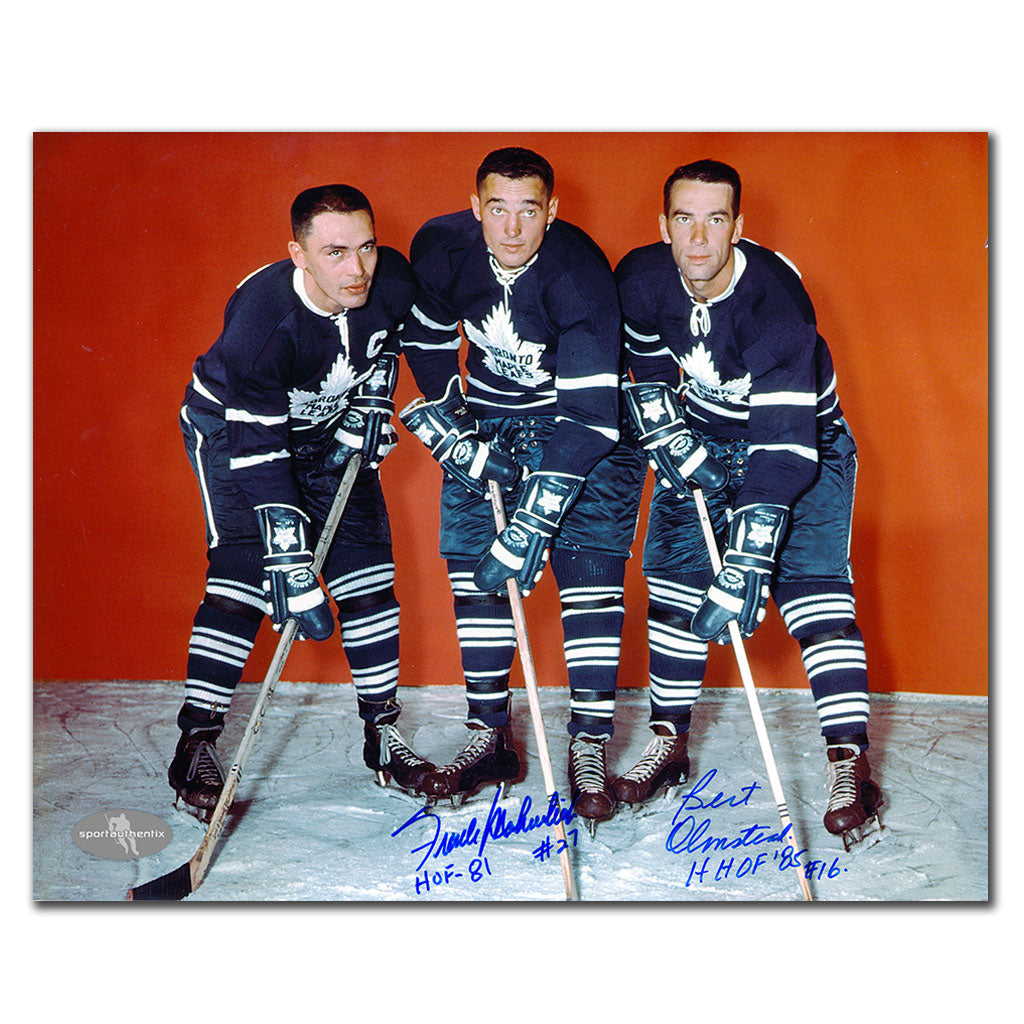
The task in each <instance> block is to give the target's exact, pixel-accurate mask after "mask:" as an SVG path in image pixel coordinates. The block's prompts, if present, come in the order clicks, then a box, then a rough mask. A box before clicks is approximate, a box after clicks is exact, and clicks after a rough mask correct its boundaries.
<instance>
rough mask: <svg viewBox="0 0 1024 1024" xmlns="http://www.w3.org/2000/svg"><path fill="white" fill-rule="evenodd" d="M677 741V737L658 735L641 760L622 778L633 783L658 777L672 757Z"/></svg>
mask: <svg viewBox="0 0 1024 1024" xmlns="http://www.w3.org/2000/svg"><path fill="white" fill-rule="evenodd" d="M676 739H677V737H675V736H657V735H656V736H655V737H654V738H653V739H652V740H651V742H650V743H648V744H647V746H646V747H644V752H643V753H642V754H641V755H640V760H639V761H637V763H636V764H635V765H633V767H632V768H630V769H629V771H628V772H626V774H625V775H623V776H622V777H623V778H624V779H629V780H631V781H632V782H646V781H647V779H649V778H651V777H652V776H654V775H656V774H657V773H658V771H659V770H660V769H661V768H662V766H663V765H664V763H665V761H666V760H667V759H668V758H669V756H670V755H671V753H672V750H673V748H674V747H675V743H676Z"/></svg>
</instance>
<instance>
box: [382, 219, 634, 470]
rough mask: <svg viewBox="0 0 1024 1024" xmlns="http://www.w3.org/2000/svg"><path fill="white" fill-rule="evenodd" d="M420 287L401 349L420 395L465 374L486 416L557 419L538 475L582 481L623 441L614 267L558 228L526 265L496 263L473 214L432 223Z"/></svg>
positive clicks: (423, 243)
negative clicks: (514, 266)
mask: <svg viewBox="0 0 1024 1024" xmlns="http://www.w3.org/2000/svg"><path fill="white" fill-rule="evenodd" d="M411 259H412V265H413V270H414V272H415V275H416V279H417V283H418V289H417V294H416V300H415V303H414V305H413V308H412V312H411V314H410V316H409V317H408V319H407V321H406V325H405V329H404V330H403V331H402V351H403V353H404V354H405V357H406V360H407V362H408V363H409V366H410V368H411V369H412V372H413V375H414V377H415V378H416V383H417V385H418V387H419V388H420V390H421V391H422V392H423V395H424V396H425V397H426V398H427V399H430V400H433V399H436V398H438V397H440V396H441V394H442V393H443V392H444V389H445V387H446V386H447V384H448V382H449V381H450V380H451V378H452V377H453V376H455V375H456V374H458V373H459V372H460V367H459V353H460V349H461V344H462V336H461V335H460V327H461V331H462V332H463V333H464V335H465V338H466V340H467V341H468V342H469V346H468V351H467V354H466V371H467V376H466V399H467V402H468V404H469V407H470V409H471V410H472V411H473V413H474V414H475V415H476V416H477V417H478V418H485V417H503V416H524V415H534V416H554V417H555V418H556V423H557V425H556V427H555V431H554V434H553V435H552V437H551V439H550V441H549V442H548V443H547V445H546V446H545V449H544V458H543V462H542V464H541V469H543V470H545V471H551V472H569V473H576V474H579V475H585V474H586V473H587V472H589V470H590V469H591V468H593V466H594V465H595V464H596V463H597V462H598V461H599V460H600V459H601V458H602V457H603V456H604V455H606V454H607V453H608V452H609V451H610V450H611V449H612V448H613V447H614V445H615V443H616V441H617V440H618V437H619V393H618V388H619V377H620V370H621V365H622V352H621V341H620V311H619V304H618V296H617V292H616V288H615V279H614V277H613V276H612V272H611V267H610V266H609V264H608V261H607V259H606V258H605V256H604V254H603V253H602V252H601V251H600V249H599V248H598V247H597V246H596V244H595V243H594V242H593V241H592V240H591V239H590V238H589V237H588V236H587V235H586V234H584V233H583V232H582V231H581V230H580V229H579V228H576V227H573V226H572V225H570V224H567V223H565V222H564V221H559V220H556V221H554V222H553V223H552V224H551V225H549V227H548V230H547V233H546V235H545V237H544V241H543V243H542V244H541V247H540V249H539V250H538V251H537V253H536V255H535V256H534V257H533V259H532V260H531V261H530V262H529V263H527V264H526V266H525V267H522V268H520V269H519V270H515V271H506V270H504V269H503V268H501V267H500V265H499V264H498V263H497V261H496V260H495V259H494V258H493V256H491V255H490V253H489V251H488V249H487V246H486V244H485V242H484V239H483V232H482V230H481V227H480V224H479V222H478V221H477V220H476V218H475V217H474V216H473V213H472V211H470V210H464V211H461V212H459V213H453V214H448V215H445V216H442V217H436V218H434V219H433V220H430V221H428V222H427V223H426V224H425V225H424V226H423V227H422V228H420V230H419V231H418V232H417V234H416V236H415V237H414V239H413V242H412V248H411Z"/></svg>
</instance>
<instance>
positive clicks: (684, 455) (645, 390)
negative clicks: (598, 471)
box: [623, 383, 729, 494]
mask: <svg viewBox="0 0 1024 1024" xmlns="http://www.w3.org/2000/svg"><path fill="white" fill-rule="evenodd" d="M623 396H624V398H625V400H626V409H627V411H628V412H629V417H630V419H631V420H632V422H633V426H634V428H635V429H636V435H637V439H638V440H639V442H640V445H641V446H642V447H643V448H644V449H645V450H646V452H647V456H648V460H649V462H650V464H651V469H653V470H654V475H655V477H656V478H657V480H658V483H660V484H661V486H662V487H668V488H671V489H672V490H673V491H674V492H675V493H676V494H682V493H684V492H685V491H686V489H687V487H688V486H689V487H699V488H700V489H701V490H703V491H707V492H709V493H712V492H714V491H720V490H721V489H722V488H723V487H725V485H726V484H727V483H728V482H729V470H728V469H727V468H726V467H725V466H724V465H723V464H722V463H721V462H719V461H718V459H716V458H715V457H714V456H713V455H710V454H709V453H708V450H707V449H706V448H705V447H704V445H702V444H701V443H700V442H699V441H698V440H697V439H696V438H695V437H694V436H693V434H691V433H690V431H689V429H688V428H687V426H686V421H685V419H684V415H683V407H682V405H681V404H680V402H679V396H678V395H677V394H676V392H675V391H673V390H672V388H670V387H669V386H668V385H667V384H660V383H646V384H627V385H625V387H624V388H623Z"/></svg>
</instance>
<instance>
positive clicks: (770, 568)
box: [690, 505, 789, 643]
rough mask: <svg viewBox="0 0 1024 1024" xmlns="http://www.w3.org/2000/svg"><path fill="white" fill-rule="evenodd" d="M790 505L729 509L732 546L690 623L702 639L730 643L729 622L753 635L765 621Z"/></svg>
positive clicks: (730, 544) (747, 634)
mask: <svg viewBox="0 0 1024 1024" xmlns="http://www.w3.org/2000/svg"><path fill="white" fill-rule="evenodd" d="M788 517H789V509H788V508H786V506H785V505H745V506H744V507H743V508H739V509H736V510H735V511H732V512H730V513H729V518H730V526H729V546H728V548H727V549H726V552H725V557H724V558H723V559H722V569H721V571H720V572H719V573H718V575H717V576H716V577H715V579H714V582H713V583H712V584H711V586H710V587H709V588H708V591H707V594H706V595H705V597H704V600H703V602H702V603H701V605H700V607H699V608H698V609H697V611H696V612H695V613H694V615H693V622H692V624H691V626H690V628H691V630H692V631H693V634H694V635H695V636H697V637H699V638H700V639H701V640H716V641H717V642H718V643H728V642H729V632H728V628H729V623H730V622H731V621H733V620H735V621H736V623H737V624H738V625H739V628H740V633H741V634H742V635H743V636H751V635H752V634H753V632H754V630H755V629H757V627H758V626H759V625H760V624H761V623H762V622H763V621H764V615H765V607H766V605H767V604H768V597H769V593H770V584H771V577H772V573H773V572H774V571H775V554H776V552H777V551H778V547H779V544H780V542H781V540H782V536H783V534H784V533H785V529H786V523H787V521H788Z"/></svg>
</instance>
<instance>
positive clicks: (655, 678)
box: [647, 574, 708, 733]
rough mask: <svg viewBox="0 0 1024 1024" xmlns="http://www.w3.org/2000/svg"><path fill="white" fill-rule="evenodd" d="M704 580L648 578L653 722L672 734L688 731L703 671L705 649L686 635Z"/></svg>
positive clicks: (677, 576)
mask: <svg viewBox="0 0 1024 1024" xmlns="http://www.w3.org/2000/svg"><path fill="white" fill-rule="evenodd" d="M703 581H704V577H703V576H701V575H699V574H694V575H689V574H686V575H684V574H679V575H672V576H668V575H666V576H649V577H648V578H647V591H648V594H649V604H648V607H647V639H648V646H649V648H650V675H651V724H652V725H655V724H664V725H668V726H670V727H671V728H673V729H674V730H675V732H676V733H685V732H687V731H689V728H690V712H691V709H692V707H693V705H694V704H695V703H696V701H697V698H698V697H699V696H700V690H701V684H702V682H703V680H704V671H705V668H706V667H707V657H708V645H707V643H706V641H704V640H701V639H699V638H698V637H696V636H694V635H693V633H691V632H690V620H691V619H692V618H693V613H694V612H695V611H696V610H697V607H698V606H699V605H700V603H701V601H702V600H703V599H704V592H705V585H702V583H703Z"/></svg>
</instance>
